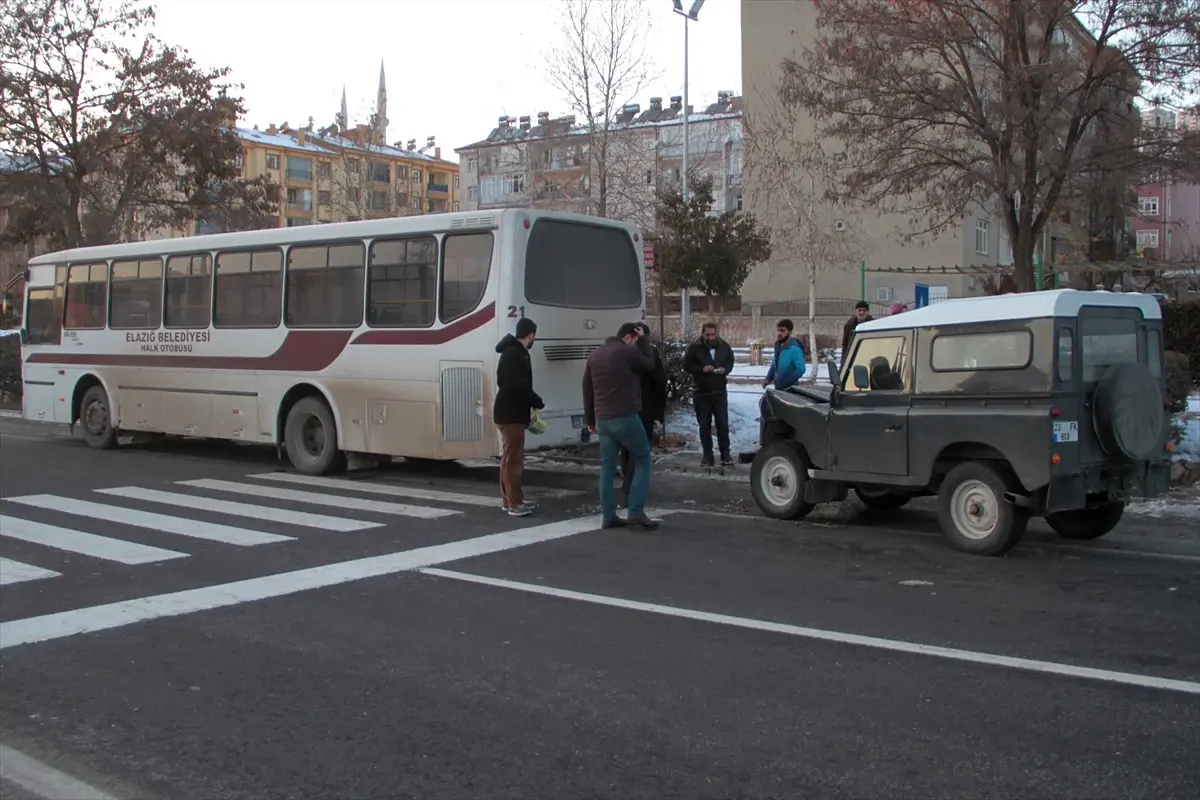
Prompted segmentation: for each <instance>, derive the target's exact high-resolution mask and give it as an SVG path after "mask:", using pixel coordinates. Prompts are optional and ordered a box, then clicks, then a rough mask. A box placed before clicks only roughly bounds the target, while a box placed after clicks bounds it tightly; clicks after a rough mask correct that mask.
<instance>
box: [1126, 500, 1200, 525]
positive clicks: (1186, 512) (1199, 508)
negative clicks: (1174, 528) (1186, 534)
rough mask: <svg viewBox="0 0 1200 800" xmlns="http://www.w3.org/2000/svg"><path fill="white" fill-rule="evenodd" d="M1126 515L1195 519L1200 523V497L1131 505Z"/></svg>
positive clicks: (1128, 506)
mask: <svg viewBox="0 0 1200 800" xmlns="http://www.w3.org/2000/svg"><path fill="white" fill-rule="evenodd" d="M1125 511H1126V513H1129V514H1137V515H1138V516H1143V517H1153V518H1156V519H1195V520H1197V522H1200V497H1162V498H1159V499H1157V500H1147V501H1146V502H1144V503H1130V504H1129V505H1127V506H1125Z"/></svg>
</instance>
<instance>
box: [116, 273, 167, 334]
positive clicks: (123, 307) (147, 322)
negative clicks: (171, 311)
mask: <svg viewBox="0 0 1200 800" xmlns="http://www.w3.org/2000/svg"><path fill="white" fill-rule="evenodd" d="M162 290H163V265H162V259H161V258H155V259H149V258H147V259H142V260H141V261H114V262H113V265H112V290H111V295H112V304H111V306H110V307H109V310H108V315H109V326H110V327H112V328H157V327H158V326H159V323H160V322H162Z"/></svg>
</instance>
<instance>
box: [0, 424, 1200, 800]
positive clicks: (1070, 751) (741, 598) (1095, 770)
mask: <svg viewBox="0 0 1200 800" xmlns="http://www.w3.org/2000/svg"><path fill="white" fill-rule="evenodd" d="M14 432H15V434H14ZM6 433H7V435H6ZM17 436H21V437H26V438H16V437H17ZM273 459H274V454H273V453H271V452H267V453H263V452H261V451H249V450H246V449H243V448H225V449H220V448H217V449H211V448H209V449H206V448H200V447H194V446H188V445H177V446H170V447H155V448H151V449H142V450H126V451H120V452H106V453H98V452H94V451H91V450H88V449H86V448H85V447H84V446H82V445H81V444H79V443H76V442H71V441H66V440H65V439H62V438H56V437H50V438H43V436H42V434H41V433H35V434H31V433H29V432H28V431H26V429H24V428H21V427H19V426H13V425H7V424H5V423H3V422H0V497H3V500H0V514H2V515H3V517H4V519H3V520H2V521H0V532H3V533H4V534H5V535H3V536H0V557H4V558H7V559H9V562H7V564H8V566H7V570H8V571H7V572H6V573H5V575H6V577H5V580H7V581H13V582H8V583H5V584H4V585H3V586H0V598H2V601H0V675H2V680H0V711H2V713H0V743H2V744H3V745H4V746H6V747H9V748H12V749H14V750H16V751H19V752H20V753H22V754H24V755H25V756H28V757H30V758H32V759H36V761H37V762H40V763H41V764H43V765H46V767H47V768H48V769H53V770H57V771H59V772H60V773H62V774H65V775H69V776H73V777H74V778H76V779H78V780H81V781H84V782H86V783H87V784H90V785H91V786H93V787H98V788H99V789H101V790H103V791H104V792H106V793H107V794H108V795H109V796H111V797H117V798H123V799H126V800H128V799H129V798H135V797H136V798H139V800H140V798H151V797H153V798H188V799H189V800H191V799H192V798H198V797H203V798H214V799H215V798H254V799H255V800H260V799H268V798H326V797H328V798H379V797H414V798H422V799H425V798H455V799H456V800H457V799H459V798H476V797H477V798H489V800H490V799H491V798H547V797H553V798H575V797H579V798H585V797H586V798H593V797H603V798H608V797H612V798H618V797H619V798H642V797H645V798H664V797H671V798H726V797H738V798H793V797H795V798H800V797H821V798H860V797H888V798H899V797H912V798H1033V797H1037V798H1087V800H1104V799H1105V798H1114V799H1115V798H1122V799H1123V800H1124V798H1155V800H1161V799H1162V798H1189V800H1194V798H1196V797H1197V796H1198V795H1200V758H1198V757H1197V755H1196V754H1197V753H1200V623H1198V622H1197V620H1200V557H1197V556H1196V555H1192V554H1191V552H1192V551H1191V550H1188V549H1187V548H1188V547H1191V545H1192V542H1184V543H1183V544H1182V545H1181V544H1180V543H1179V542H1178V541H1176V540H1175V539H1172V540H1171V541H1170V542H1168V544H1167V545H1164V546H1157V545H1155V544H1154V542H1150V541H1149V539H1146V540H1145V541H1143V540H1142V539H1141V538H1139V537H1143V536H1149V534H1142V533H1137V534H1130V535H1129V536H1128V537H1127V541H1126V542H1124V543H1123V544H1121V546H1120V547H1112V546H1111V545H1110V546H1095V547H1093V546H1091V545H1090V544H1089V545H1083V546H1080V545H1070V546H1062V545H1061V543H1058V542H1056V541H1054V540H1053V539H1051V538H1050V537H1047V536H1044V535H1041V534H1039V533H1037V532H1036V531H1035V532H1033V533H1031V535H1030V536H1031V541H1028V542H1026V543H1023V544H1022V546H1021V547H1019V548H1017V549H1016V550H1014V551H1013V553H1012V554H1011V555H1010V556H1009V557H1007V558H1004V559H983V558H973V557H970V556H966V555H963V554H961V553H958V552H956V551H954V550H952V549H950V548H949V547H948V546H947V545H946V544H945V542H944V541H943V540H942V539H941V538H940V537H939V536H937V535H934V534H932V533H931V532H930V530H921V529H920V525H919V516H909V517H902V519H904V520H908V523H906V524H903V525H898V526H896V527H897V528H899V529H882V528H881V527H880V526H878V525H876V526H874V527H857V526H854V525H850V526H845V525H828V524H806V525H785V524H778V523H771V522H767V521H765V520H762V519H760V518H751V517H745V516H739V515H732V514H721V513H712V510H711V509H712V508H713V507H714V506H715V505H719V504H726V505H727V504H728V503H726V502H725V501H724V500H721V499H719V497H718V496H719V495H720V494H721V492H724V491H728V490H729V487H726V486H721V487H717V486H716V485H715V482H711V481H710V482H700V481H682V480H664V481H660V483H659V487H660V491H659V493H658V496H659V498H660V501H661V503H662V505H663V506H664V507H665V508H664V510H671V509H672V508H673V509H675V513H670V514H667V515H666V516H665V518H664V525H663V528H662V529H661V530H659V531H657V532H653V533H644V532H639V531H628V530H618V531H600V530H597V527H598V521H596V520H595V518H594V517H589V516H587V515H588V514H590V513H591V512H592V510H593V509H592V508H591V505H590V504H591V502H592V500H591V497H592V494H591V492H589V491H588V486H589V483H590V480H591V479H582V480H578V479H576V480H569V479H568V478H566V477H564V476H562V475H558V476H538V475H534V474H531V476H530V477H531V478H532V479H537V480H539V481H542V480H544V481H545V482H546V483H550V484H553V485H554V486H553V488H540V489H538V490H535V491H536V492H537V493H538V494H540V498H539V499H540V501H541V503H542V506H541V508H540V509H539V511H540V513H539V514H538V515H537V516H535V517H532V518H529V519H526V520H512V519H509V518H507V517H505V516H503V515H502V514H501V513H500V511H499V509H498V507H497V506H498V499H497V497H496V493H495V489H494V487H493V486H492V485H491V484H490V483H483V482H479V481H472V480H471V479H470V478H469V476H468V475H466V474H465V473H461V474H460V473H455V472H449V473H445V472H440V473H438V474H436V475H432V476H431V475H429V474H424V475H423V474H422V473H421V472H419V471H417V470H413V469H408V470H405V469H392V470H388V471H385V472H382V473H377V474H372V475H369V476H365V478H364V477H362V476H351V477H350V478H346V479H338V480H340V481H342V483H338V484H330V485H321V486H314V485H301V484H294V483H289V482H288V479H287V478H286V476H287V475H288V474H289V473H287V472H286V470H283V469H282V468H281V467H280V466H279V465H278V464H276V463H275V462H274V460H273ZM280 476H284V477H283V479H281V478H280ZM196 481H202V482H203V483H199V484H197V483H196ZM214 481H215V482H216V483H214ZM734 488H735V489H736V487H734ZM112 490H117V491H116V492H113V491H112ZM281 491H282V492H284V493H283V494H281ZM288 491H299V492H303V493H306V494H303V495H299V496H293V495H288V494H286V492H288ZM431 491H436V492H441V493H442V494H440V495H431V494H430V492H431ZM155 492H159V493H162V492H165V493H170V494H169V495H162V494H154V493H155ZM42 495H50V496H51V497H50V498H48V499H47V498H43V497H40V496H42ZM318 495H319V496H318ZM31 498H32V499H31ZM324 498H332V499H324ZM714 498H716V499H714ZM314 501H319V502H314ZM82 503H91V504H93V505H82ZM232 503H243V504H250V505H254V506H258V507H259V509H249V508H244V507H239V506H235V505H232ZM378 503H385V504H388V505H377V504H378ZM97 504H98V505H97ZM398 506H403V507H405V508H404V510H403V511H402V510H400V509H399V508H398ZM262 508H270V509H273V511H271V512H265V511H262V510H261V509H262ZM697 509H699V510H697ZM705 509H707V510H705ZM231 512H236V513H231ZM431 512H437V513H438V514H440V515H438V516H433V515H431ZM444 512H446V513H444ZM148 513H155V514H159V515H163V516H162V517H150V516H146V515H147V514H148ZM254 513H257V515H258V516H257V517H256V516H250V515H251V514H254ZM265 513H270V514H271V515H272V516H273V517H274V519H272V520H264V519H263V518H262V515H263V514H265ZM297 514H307V515H310V516H307V517H300V516H295V515H297ZM316 514H320V515H324V516H323V517H320V518H318V517H313V516H311V515H316ZM12 520H20V522H16V523H14V522H12ZM172 520H173V521H172ZM31 523H39V524H40V525H41V526H42V527H37V526H36V525H31ZM366 524H371V525H372V527H362V526H363V525H366ZM321 525H324V526H325V527H320V526H321ZM221 526H224V527H221ZM356 526H357V527H356ZM63 530H66V531H73V532H75V533H79V534H83V533H86V534H90V535H91V536H95V537H103V538H102V539H100V540H96V539H87V538H80V537H78V536H76V537H69V536H68V537H66V538H64V536H63V534H62V533H61V531H63ZM12 531H17V532H18V533H19V534H20V535H21V536H22V537H23V538H15V537H14V536H12V535H9V534H10V532H12ZM56 532H57V533H56ZM264 534H266V535H267V536H264ZM510 534H511V535H510ZM39 537H40V538H39ZM271 537H277V538H271ZM282 537H287V538H282ZM1193 539H1194V536H1193ZM49 541H53V542H56V543H57V544H58V545H59V547H58V548H55V547H49V546H47V542H49ZM116 542H125V543H127V544H130V545H135V547H132V548H125V549H121V548H120V547H118V545H117V544H113V543H116ZM81 543H82V544H81ZM1096 544H1097V545H1099V543H1096ZM1160 544H1161V543H1160ZM68 545H69V546H73V547H76V549H78V548H80V547H85V548H88V549H89V552H90V553H92V554H91V555H84V554H81V553H79V552H73V551H71V550H69V549H61V548H62V547H63V546H68ZM1143 545H1144V546H1143ZM137 546H140V547H141V548H147V547H152V548H158V550H159V551H163V550H169V551H172V552H174V553H179V554H181V555H177V556H174V557H170V558H164V557H161V554H157V555H156V552H152V551H146V550H139V549H138V547H137ZM98 555H104V556H108V557H107V558H101V557H98ZM116 555H121V556H123V557H124V558H125V560H127V561H134V562H136V563H121V561H119V560H113V558H112V557H113V556H116ZM143 557H144V559H143ZM139 559H143V560H139ZM13 564H19V565H22V567H24V569H23V570H22V569H21V568H17V567H13V566H12V565H13ZM330 565H333V566H330ZM36 570H42V571H48V572H52V573H57V574H55V575H42V574H39V576H38V577H33V575H34V574H35V572H36ZM13 576H24V577H25V578H26V579H24V580H20V581H16V578H15V577H13ZM5 766H6V765H5V764H4V763H2V762H0V790H4V789H9V788H12V787H16V788H13V794H14V796H16V797H26V796H27V794H28V792H27V789H24V788H21V787H19V785H16V784H13V783H12V780H11V775H9V774H6V773H5ZM10 772H11V770H10ZM51 783H52V782H51ZM47 785H49V784H47ZM59 785H61V783H60V784H59ZM19 792H27V794H20V793H19ZM6 796H7V795H6ZM32 796H37V794H36V793H33V794H32Z"/></svg>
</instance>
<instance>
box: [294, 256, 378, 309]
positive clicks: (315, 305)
mask: <svg viewBox="0 0 1200 800" xmlns="http://www.w3.org/2000/svg"><path fill="white" fill-rule="evenodd" d="M365 256H366V248H365V247H363V245H362V243H361V242H354V243H347V244H334V245H317V246H315V247H293V248H291V249H289V250H288V266H287V268H288V274H287V316H286V319H287V324H288V327H290V328H357V327H358V326H359V324H360V323H361V322H362V318H363V274H364V273H365V272H366V266H365V263H364V259H365Z"/></svg>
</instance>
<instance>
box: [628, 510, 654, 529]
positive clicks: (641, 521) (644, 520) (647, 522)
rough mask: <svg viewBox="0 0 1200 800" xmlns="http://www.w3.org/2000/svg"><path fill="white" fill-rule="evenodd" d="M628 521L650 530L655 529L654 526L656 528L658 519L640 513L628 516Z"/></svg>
mask: <svg viewBox="0 0 1200 800" xmlns="http://www.w3.org/2000/svg"><path fill="white" fill-rule="evenodd" d="M629 522H631V523H633V524H634V525H637V526H638V527H639V528H645V529H646V530H648V531H652V530H655V529H656V528H658V520H656V519H651V518H650V517H647V516H646V515H645V514H642V515H641V516H638V517H630V518H629Z"/></svg>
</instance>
